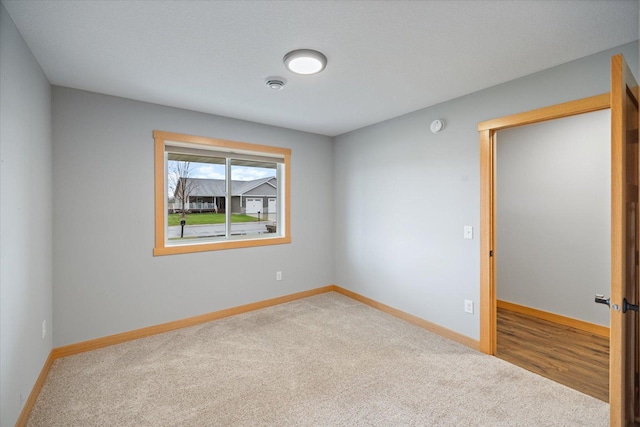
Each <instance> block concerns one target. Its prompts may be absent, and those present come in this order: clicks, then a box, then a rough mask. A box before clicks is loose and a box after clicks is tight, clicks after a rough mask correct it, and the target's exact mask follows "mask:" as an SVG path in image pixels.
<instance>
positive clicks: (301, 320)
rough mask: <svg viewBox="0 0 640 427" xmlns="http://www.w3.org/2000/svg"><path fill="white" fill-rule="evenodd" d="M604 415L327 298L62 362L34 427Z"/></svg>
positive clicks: (575, 398) (554, 421) (553, 419)
mask: <svg viewBox="0 0 640 427" xmlns="http://www.w3.org/2000/svg"><path fill="white" fill-rule="evenodd" d="M608 423H609V405H608V404H606V403H604V402H602V401H600V400H597V399H594V398H592V397H590V396H587V395H585V394H582V393H579V392H577V391H575V390H572V389H570V388H568V387H565V386H563V385H561V384H558V383H555V382H553V381H550V380H547V379H546V378H543V377H541V376H538V375H536V374H533V373H530V372H528V371H525V370H523V369H521V368H518V367H516V366H514V365H511V364H509V363H507V362H505V361H503V360H500V359H497V358H495V357H491V356H486V355H484V354H481V353H479V352H477V351H474V350H471V349H469V348H467V347H465V346H463V345H460V344H458V343H455V342H452V341H449V340H447V339H445V338H442V337H440V336H438V335H435V334H433V333H430V332H428V331H426V330H424V329H421V328H419V327H417V326H413V325H411V324H408V323H406V322H404V321H402V320H399V319H397V318H395V317H392V316H389V315H387V314H385V313H382V312H380V311H378V310H375V309H373V308H371V307H368V306H366V305H364V304H361V303H359V302H357V301H354V300H352V299H350V298H348V297H345V296H342V295H339V294H337V293H333V292H331V293H327V294H322V295H318V296H313V297H310V298H305V299H301V300H297V301H293V302H289V303H286V304H281V305H278V306H274V307H269V308H266V309H262V310H258V311H254V312H250V313H245V314H241V315H238V316H233V317H228V318H225V319H221V320H216V321H213V322H209V323H204V324H201V325H197V326H192V327H189V328H184V329H180V330H176V331H172V332H168V333H164V334H161V335H155V336H152V337H148V338H144V339H140V340H136V341H131V342H127V343H124V344H119V345H115V346H111V347H107V348H103V349H99V350H94V351H91V352H88V353H82V354H78V355H75V356H70V357H66V358H62V359H58V360H56V361H55V362H54V364H53V366H52V368H51V371H50V373H49V376H48V378H47V380H46V382H45V384H44V386H43V388H42V391H41V393H40V396H39V397H38V400H37V402H36V404H35V406H34V408H33V411H32V413H31V417H30V418H29V422H28V425H29V426H48V427H50V426H606V425H608Z"/></svg>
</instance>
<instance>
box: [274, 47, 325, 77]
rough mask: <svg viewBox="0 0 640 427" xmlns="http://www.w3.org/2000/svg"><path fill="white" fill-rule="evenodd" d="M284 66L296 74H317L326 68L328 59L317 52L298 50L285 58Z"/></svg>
mask: <svg viewBox="0 0 640 427" xmlns="http://www.w3.org/2000/svg"><path fill="white" fill-rule="evenodd" d="M284 65H286V67H287V69H288V70H289V71H291V72H294V73H296V74H316V73H319V72H320V71H322V70H324V67H326V65H327V57H326V56H324V55H323V54H322V53H320V52H318V51H317V50H311V49H298V50H294V51H291V52H289V53H287V54H286V55H285V56H284Z"/></svg>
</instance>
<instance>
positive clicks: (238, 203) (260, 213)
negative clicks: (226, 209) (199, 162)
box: [231, 159, 278, 238]
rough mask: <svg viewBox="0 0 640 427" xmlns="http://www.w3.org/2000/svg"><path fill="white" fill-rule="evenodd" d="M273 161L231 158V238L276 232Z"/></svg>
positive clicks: (276, 186) (276, 196) (276, 205)
mask: <svg viewBox="0 0 640 427" xmlns="http://www.w3.org/2000/svg"><path fill="white" fill-rule="evenodd" d="M277 168H278V165H277V164H276V163H268V162H262V161H251V160H237V159H232V160H231V213H232V217H231V235H232V236H234V238H242V236H248V237H251V238H255V237H256V236H261V235H265V237H267V233H274V232H276V227H277V211H278V182H277V178H276V175H277Z"/></svg>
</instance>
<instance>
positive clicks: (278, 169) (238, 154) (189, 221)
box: [153, 131, 291, 255]
mask: <svg viewBox="0 0 640 427" xmlns="http://www.w3.org/2000/svg"><path fill="white" fill-rule="evenodd" d="M153 136H154V140H155V222H156V242H155V248H154V251H153V253H154V255H170V254H181V253H189V252H203V251H212V250H220V249H233V248H242V247H251V246H264V245H276V244H283V243H290V242H291V234H290V224H289V220H290V214H289V198H290V182H289V171H290V159H291V150H289V149H286V148H279V147H270V146H265V145H257V144H249V143H245V142H236V141H228V140H220V139H214V138H207V137H200V136H192V135H183V134H177V133H170V132H162V131H154V133H153Z"/></svg>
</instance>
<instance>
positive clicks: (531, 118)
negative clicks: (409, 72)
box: [478, 94, 610, 355]
mask: <svg viewBox="0 0 640 427" xmlns="http://www.w3.org/2000/svg"><path fill="white" fill-rule="evenodd" d="M609 98H610V97H609V94H603V95H598V96H594V97H590V98H585V99H581V100H577V101H572V102H567V103H564V104H559V105H554V106H551V107H545V108H541V109H538V110H533V111H530V112H526V113H520V114H514V115H511V116H507V117H502V118H498V119H494V120H489V121H486V122H482V123H480V124H479V125H478V131H479V132H480V223H481V230H480V350H481V351H482V352H484V353H487V354H491V355H494V354H495V353H496V349H497V334H496V326H497V293H496V286H495V285H496V262H495V261H496V257H495V256H494V251H495V250H496V215H495V211H496V174H495V172H496V139H497V133H498V131H501V130H505V129H509V128H516V127H519V126H524V125H530V124H534V123H541V122H545V121H549V120H554V119H559V118H563V117H571V116H577V115H580V114H583V113H588V112H593V111H600V110H604V109H607V108H609V102H610V99H609Z"/></svg>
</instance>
